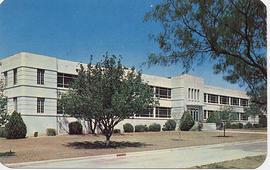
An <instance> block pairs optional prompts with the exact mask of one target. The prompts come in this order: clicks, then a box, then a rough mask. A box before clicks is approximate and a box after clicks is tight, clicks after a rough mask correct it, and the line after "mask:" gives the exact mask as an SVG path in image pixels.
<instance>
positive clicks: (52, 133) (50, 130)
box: [47, 128, 56, 136]
mask: <svg viewBox="0 0 270 170" xmlns="http://www.w3.org/2000/svg"><path fill="white" fill-rule="evenodd" d="M47 136H56V130H55V129H53V128H48V129H47Z"/></svg>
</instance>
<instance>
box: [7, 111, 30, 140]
mask: <svg viewBox="0 0 270 170" xmlns="http://www.w3.org/2000/svg"><path fill="white" fill-rule="evenodd" d="M5 128H6V131H7V139H20V138H25V136H26V133H27V128H26V125H25V123H24V121H23V119H22V117H21V114H20V113H17V112H16V111H14V112H13V113H12V114H11V117H10V119H9V121H8V123H7V124H6V126H5Z"/></svg>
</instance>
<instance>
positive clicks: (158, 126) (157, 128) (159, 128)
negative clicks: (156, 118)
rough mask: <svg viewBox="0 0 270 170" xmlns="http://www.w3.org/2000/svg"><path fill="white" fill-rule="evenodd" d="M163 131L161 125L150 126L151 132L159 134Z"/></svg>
mask: <svg viewBox="0 0 270 170" xmlns="http://www.w3.org/2000/svg"><path fill="white" fill-rule="evenodd" d="M160 130H161V126H160V124H157V123H153V124H151V125H150V126H149V131H150V132H159V131H160Z"/></svg>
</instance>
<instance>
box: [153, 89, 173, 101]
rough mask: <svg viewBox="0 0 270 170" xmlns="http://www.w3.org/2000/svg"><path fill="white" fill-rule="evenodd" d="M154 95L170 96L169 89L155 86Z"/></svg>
mask: <svg viewBox="0 0 270 170" xmlns="http://www.w3.org/2000/svg"><path fill="white" fill-rule="evenodd" d="M156 97H160V98H168V99H170V98H171V89H169V88H163V87H156Z"/></svg>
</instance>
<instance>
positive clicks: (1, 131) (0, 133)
mask: <svg viewBox="0 0 270 170" xmlns="http://www.w3.org/2000/svg"><path fill="white" fill-rule="evenodd" d="M0 137H2V138H6V137H7V131H6V129H5V128H4V127H0Z"/></svg>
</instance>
